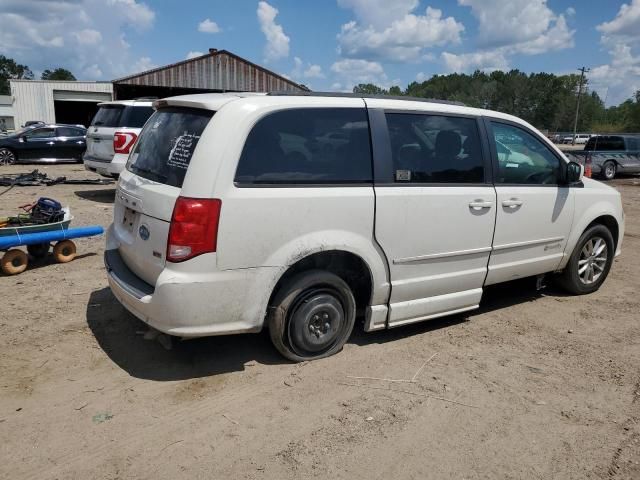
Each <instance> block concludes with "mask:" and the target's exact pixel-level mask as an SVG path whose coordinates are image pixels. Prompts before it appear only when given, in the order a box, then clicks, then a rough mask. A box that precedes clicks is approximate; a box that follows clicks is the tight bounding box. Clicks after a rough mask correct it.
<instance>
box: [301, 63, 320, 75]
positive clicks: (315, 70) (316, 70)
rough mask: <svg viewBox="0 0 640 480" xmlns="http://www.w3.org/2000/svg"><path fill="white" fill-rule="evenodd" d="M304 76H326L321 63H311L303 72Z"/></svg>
mask: <svg viewBox="0 0 640 480" xmlns="http://www.w3.org/2000/svg"><path fill="white" fill-rule="evenodd" d="M302 75H303V76H304V78H324V73H322V67H321V66H320V65H315V64H314V65H309V68H307V69H306V70H305V71H304V72H303V74H302Z"/></svg>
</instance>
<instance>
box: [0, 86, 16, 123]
mask: <svg viewBox="0 0 640 480" xmlns="http://www.w3.org/2000/svg"><path fill="white" fill-rule="evenodd" d="M13 117H14V114H13V98H12V97H11V95H0V132H1V131H3V130H13Z"/></svg>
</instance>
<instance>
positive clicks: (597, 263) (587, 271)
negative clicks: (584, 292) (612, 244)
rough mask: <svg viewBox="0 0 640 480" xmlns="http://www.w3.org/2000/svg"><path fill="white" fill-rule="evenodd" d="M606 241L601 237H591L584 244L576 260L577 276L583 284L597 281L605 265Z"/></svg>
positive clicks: (606, 254)
mask: <svg viewBox="0 0 640 480" xmlns="http://www.w3.org/2000/svg"><path fill="white" fill-rule="evenodd" d="M608 253H609V252H608V249H607V242H605V241H604V239H603V238H601V237H592V238H590V239H589V241H587V243H585V244H584V247H582V251H581V252H580V259H579V260H578V277H580V281H581V282H582V283H584V284H585V285H591V284H592V283H595V282H597V281H598V278H600V276H601V275H602V273H603V272H604V270H605V266H606V265H607V256H608Z"/></svg>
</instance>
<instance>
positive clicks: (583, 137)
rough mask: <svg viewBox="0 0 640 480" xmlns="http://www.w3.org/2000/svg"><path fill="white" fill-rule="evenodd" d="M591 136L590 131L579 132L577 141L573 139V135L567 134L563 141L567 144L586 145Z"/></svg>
mask: <svg viewBox="0 0 640 480" xmlns="http://www.w3.org/2000/svg"><path fill="white" fill-rule="evenodd" d="M589 138H591V134H588V133H577V134H576V140H575V143H574V141H573V135H568V136H565V137H564V138H563V139H562V143H563V144H565V145H571V144H574V145H584V144H586V143H587V142H588V141H589Z"/></svg>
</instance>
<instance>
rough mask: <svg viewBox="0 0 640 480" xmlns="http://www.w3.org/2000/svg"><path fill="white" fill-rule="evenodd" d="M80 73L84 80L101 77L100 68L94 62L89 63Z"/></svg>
mask: <svg viewBox="0 0 640 480" xmlns="http://www.w3.org/2000/svg"><path fill="white" fill-rule="evenodd" d="M82 75H83V77H82V78H84V79H86V80H98V79H100V78H102V70H100V67H99V66H98V65H96V64H95V63H94V64H93V65H89V66H88V67H86V68H85V69H84V70H83V71H82Z"/></svg>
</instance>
